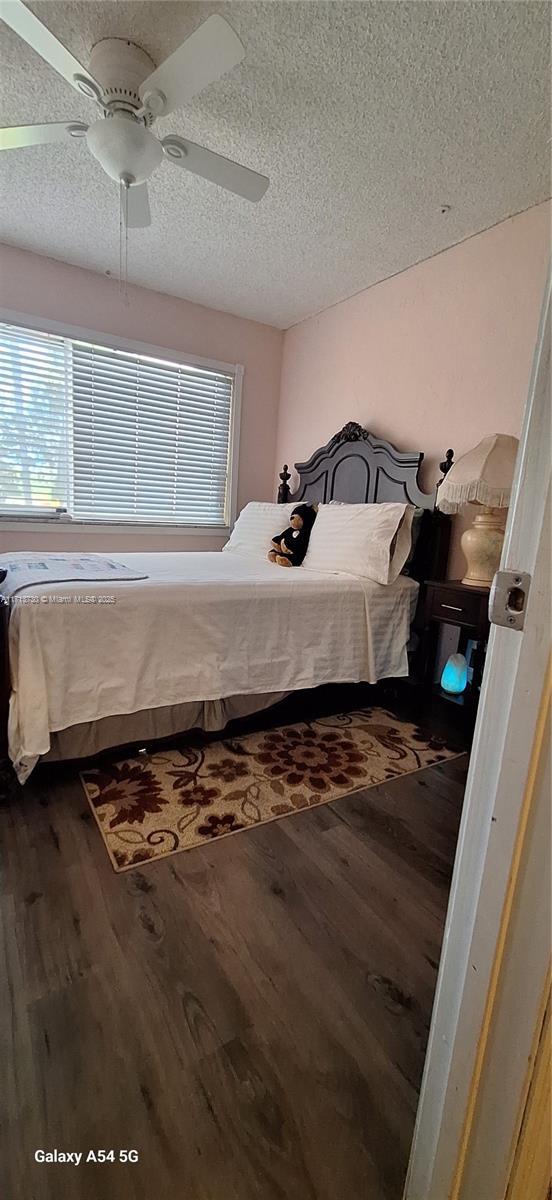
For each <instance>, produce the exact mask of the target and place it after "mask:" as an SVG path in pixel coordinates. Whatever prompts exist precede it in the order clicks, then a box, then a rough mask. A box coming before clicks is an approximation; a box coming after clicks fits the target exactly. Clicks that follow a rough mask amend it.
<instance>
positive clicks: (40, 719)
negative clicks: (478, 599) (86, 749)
mask: <svg viewBox="0 0 552 1200" xmlns="http://www.w3.org/2000/svg"><path fill="white" fill-rule="evenodd" d="M2 557H3V556H1V555H0V565H1V560H2ZM12 557H13V555H12ZM117 557H118V559H119V561H121V562H123V563H126V564H127V565H128V566H129V567H130V568H131V569H132V570H133V572H136V573H142V572H144V573H145V574H147V576H148V578H147V579H145V580H143V581H140V582H118V583H113V584H111V585H110V586H109V589H108V588H107V585H106V584H105V583H87V584H83V583H81V584H68V583H59V584H54V585H49V586H44V585H42V586H40V587H36V588H29V589H28V590H27V591H26V592H25V593H24V594H23V596H24V602H23V599H22V601H21V602H20V603H16V604H14V606H13V609H12V613H11V618H10V662H11V671H12V688H13V691H12V696H11V701H10V717H9V749H10V757H11V759H12V761H13V763H14V765H15V768H16V770H17V772H18V775H19V778H20V779H21V780H24V779H25V778H27V776H28V775H29V774H30V771H31V770H32V769H33V767H34V765H35V763H36V762H37V760H38V758H39V756H40V755H41V754H45V753H46V752H47V751H48V749H49V746H50V733H51V732H53V731H56V730H60V729H66V728H67V727H68V726H70V725H75V724H78V723H80V722H83V721H95V720H97V719H99V718H101V717H108V716H115V715H120V714H123V713H131V712H138V711H140V710H141V709H147V708H157V707H161V706H164V705H169V704H178V703H184V702H186V701H190V700H199V699H201V700H214V699H220V698H221V697H225V696H234V695H239V694H240V695H241V694H244V693H246V694H250V693H257V692H260V693H262V692H273V691H274V692H281V691H293V690H295V689H297V688H305V687H315V686H317V685H319V684H323V683H329V682H358V681H360V680H365V681H367V682H369V683H375V682H376V681H377V680H378V679H381V678H384V677H386V676H400V675H406V674H407V672H408V664H407V655H406V646H407V642H408V638H409V629H410V621H411V617H412V615H413V607H414V605H415V601H416V592H417V584H416V583H414V582H413V581H412V580H411V579H407V578H405V577H402V576H401V577H400V578H399V579H398V580H397V581H396V582H395V583H393V584H390V585H388V586H386V587H384V586H382V585H380V584H377V583H370V582H369V581H368V580H365V579H363V580H361V579H357V578H356V577H354V576H345V575H341V576H338V575H329V574H327V575H326V574H318V573H315V572H313V571H303V570H301V569H300V568H299V569H296V570H284V569H283V568H281V567H276V566H273V565H272V564H271V563H268V562H263V561H261V560H259V561H256V560H250V559H247V558H244V557H240V556H238V555H235V554H221V553H216V552H215V553H201V554H193V553H192V554H188V553H179V554H123V555H118V556H117Z"/></svg>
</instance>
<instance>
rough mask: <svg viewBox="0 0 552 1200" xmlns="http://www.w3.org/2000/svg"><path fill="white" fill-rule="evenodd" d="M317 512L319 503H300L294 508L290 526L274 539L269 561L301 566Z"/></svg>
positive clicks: (283, 565) (280, 564)
mask: <svg viewBox="0 0 552 1200" xmlns="http://www.w3.org/2000/svg"><path fill="white" fill-rule="evenodd" d="M317 512H318V505H317V504H298V505H297V507H296V508H294V509H293V512H292V514H291V517H290V519H289V526H288V528H287V529H284V532H283V533H280V534H279V535H278V537H275V538H273V539H272V545H271V548H270V550H269V551H268V559H269V562H273V563H278V566H280V567H300V566H301V563H302V562H303V559H304V557H305V554H306V553H307V550H308V545H309V538H310V535H311V529H312V527H313V525H314V522H315V520H316V514H317Z"/></svg>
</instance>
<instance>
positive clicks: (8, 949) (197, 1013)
mask: <svg viewBox="0 0 552 1200" xmlns="http://www.w3.org/2000/svg"><path fill="white" fill-rule="evenodd" d="M466 762H467V759H466V756H463V757H462V758H459V759H456V760H454V761H452V762H450V763H447V764H443V765H440V766H437V767H431V768H428V769H426V770H424V771H421V772H418V773H417V774H415V775H411V776H407V777H405V778H403V779H397V780H394V781H393V782H391V783H389V784H386V785H382V786H381V787H377V788H372V789H370V790H367V791H365V792H361V793H357V794H356V795H354V796H351V797H346V798H344V799H341V800H339V801H336V802H334V803H333V804H330V805H326V806H323V807H321V808H317V809H313V810H311V811H309V812H305V813H299V814H297V815H295V816H293V817H290V818H287V819H286V820H282V821H278V822H275V823H273V824H270V825H265V826H262V827H260V828H259V829H257V830H252V831H248V832H246V833H243V834H240V835H238V836H236V837H232V838H229V839H227V840H225V841H220V842H218V843H214V844H213V845H210V846H207V847H198V848H197V849H194V850H191V851H187V852H185V853H182V854H180V855H175V856H174V857H172V858H170V859H166V860H164V861H160V862H158V863H154V864H151V865H149V866H147V867H145V868H144V869H143V870H137V871H134V872H129V873H127V874H123V875H115V874H114V872H113V871H112V869H111V866H110V864H109V862H108V859H107V856H106V854H105V850H104V847H103V845H102V842H101V839H100V837H99V834H98V831H97V829H96V827H95V825H94V822H93V820H92V818H91V816H90V813H89V811H88V806H87V804H86V800H85V798H84V795H83V792H82V790H81V787H80V784H79V781H78V778H77V775H76V772H75V771H74V770H73V769H69V768H66V767H64V768H50V769H49V770H48V771H46V770H45V769H43V770H42V771H39V772H37V773H36V775H35V777H34V778H33V779H32V780H31V781H30V783H29V784H28V785H27V787H26V788H25V789H24V791H23V792H21V793H19V794H18V795H16V796H14V797H13V798H11V799H8V800H7V801H5V802H4V803H3V804H2V805H1V806H0V831H1V836H2V846H3V863H4V870H3V881H2V896H1V932H2V939H3V957H4V965H3V969H2V973H1V974H2V982H1V984H0V986H1V987H2V989H3V996H2V1000H1V1024H2V1064H3V1068H2V1069H3V1075H4V1078H3V1088H2V1091H3V1101H2V1102H3V1105H4V1108H5V1112H4V1121H3V1139H4V1144H3V1147H2V1151H1V1169H2V1171H3V1172H4V1175H5V1182H4V1190H3V1191H2V1195H3V1196H4V1197H5V1198H6V1200H168V1198H169V1197H171V1200H173V1198H176V1200H400V1196H401V1190H402V1185H403V1180H404V1175H405V1171H406V1165H407V1160H408V1154H409V1147H410V1141H411V1136H412V1129H413V1123H414V1116H415V1111H416V1103H417V1092H418V1088H419V1083H420V1078H421V1073H422V1068H423V1060H424V1052H425V1045H426V1039H427V1034H428V1027H429V1020H430V1015H431V1006H432V1001H433V992H434V987H435V980H436V971H437V966H438V960H439V954H440V945H441V939H442V929H443V922H444V916H445V910H446V904H447V897H448V889H449V883H450V874H451V866H452V861H453V856H454V849H455V843H456V835H457V828H458V822H459V818H460V811H461V805H462V797H463V790H464V782H465V772H466ZM40 1148H42V1149H46V1150H52V1149H54V1148H57V1149H58V1150H65V1151H78V1150H80V1151H85V1152H86V1151H88V1150H90V1149H92V1150H98V1149H103V1150H110V1149H113V1150H115V1151H116V1152H118V1151H119V1150H120V1149H123V1150H127V1149H135V1150H137V1151H138V1152H139V1156H140V1158H139V1162H138V1163H137V1164H127V1165H122V1164H118V1163H116V1164H114V1165H111V1164H108V1163H106V1164H103V1165H100V1164H93V1163H89V1164H88V1165H84V1164H82V1163H81V1165H80V1166H78V1167H76V1166H72V1165H67V1166H64V1165H60V1164H57V1165H38V1164H36V1163H35V1162H34V1151H35V1149H40Z"/></svg>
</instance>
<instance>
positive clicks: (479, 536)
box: [460, 506, 505, 588]
mask: <svg viewBox="0 0 552 1200" xmlns="http://www.w3.org/2000/svg"><path fill="white" fill-rule="evenodd" d="M504 518H505V510H504V509H503V508H487V507H486V506H484V507H483V508H482V509H481V512H478V513H476V515H475V517H474V519H473V525H471V526H470V528H469V529H466V530H465V532H464V533H463V534H462V537H461V540H460V545H461V546H462V550H463V552H464V554H465V557H466V562H467V564H468V569H467V571H466V574H465V575H464V578H463V580H462V583H465V584H467V585H468V587H488V588H490V586H491V583H492V582H493V577H494V575H495V572H496V571H498V567H499V563H500V556H501V554H502V543H503V541H504Z"/></svg>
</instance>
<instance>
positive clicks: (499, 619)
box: [489, 571, 531, 630]
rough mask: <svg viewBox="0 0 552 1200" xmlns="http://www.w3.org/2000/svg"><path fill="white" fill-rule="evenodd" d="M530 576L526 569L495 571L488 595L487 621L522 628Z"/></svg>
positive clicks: (507, 627) (507, 626)
mask: <svg viewBox="0 0 552 1200" xmlns="http://www.w3.org/2000/svg"><path fill="white" fill-rule="evenodd" d="M530 587H531V576H530V575H528V574H527V572H526V571H497V572H496V575H495V577H494V579H493V582H492V584H491V593H490V596H489V621H491V622H492V624H493V625H505V626H506V629H519V630H521V629H523V624H524V621H525V610H526V608H527V597H528V595H529V588H530Z"/></svg>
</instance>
